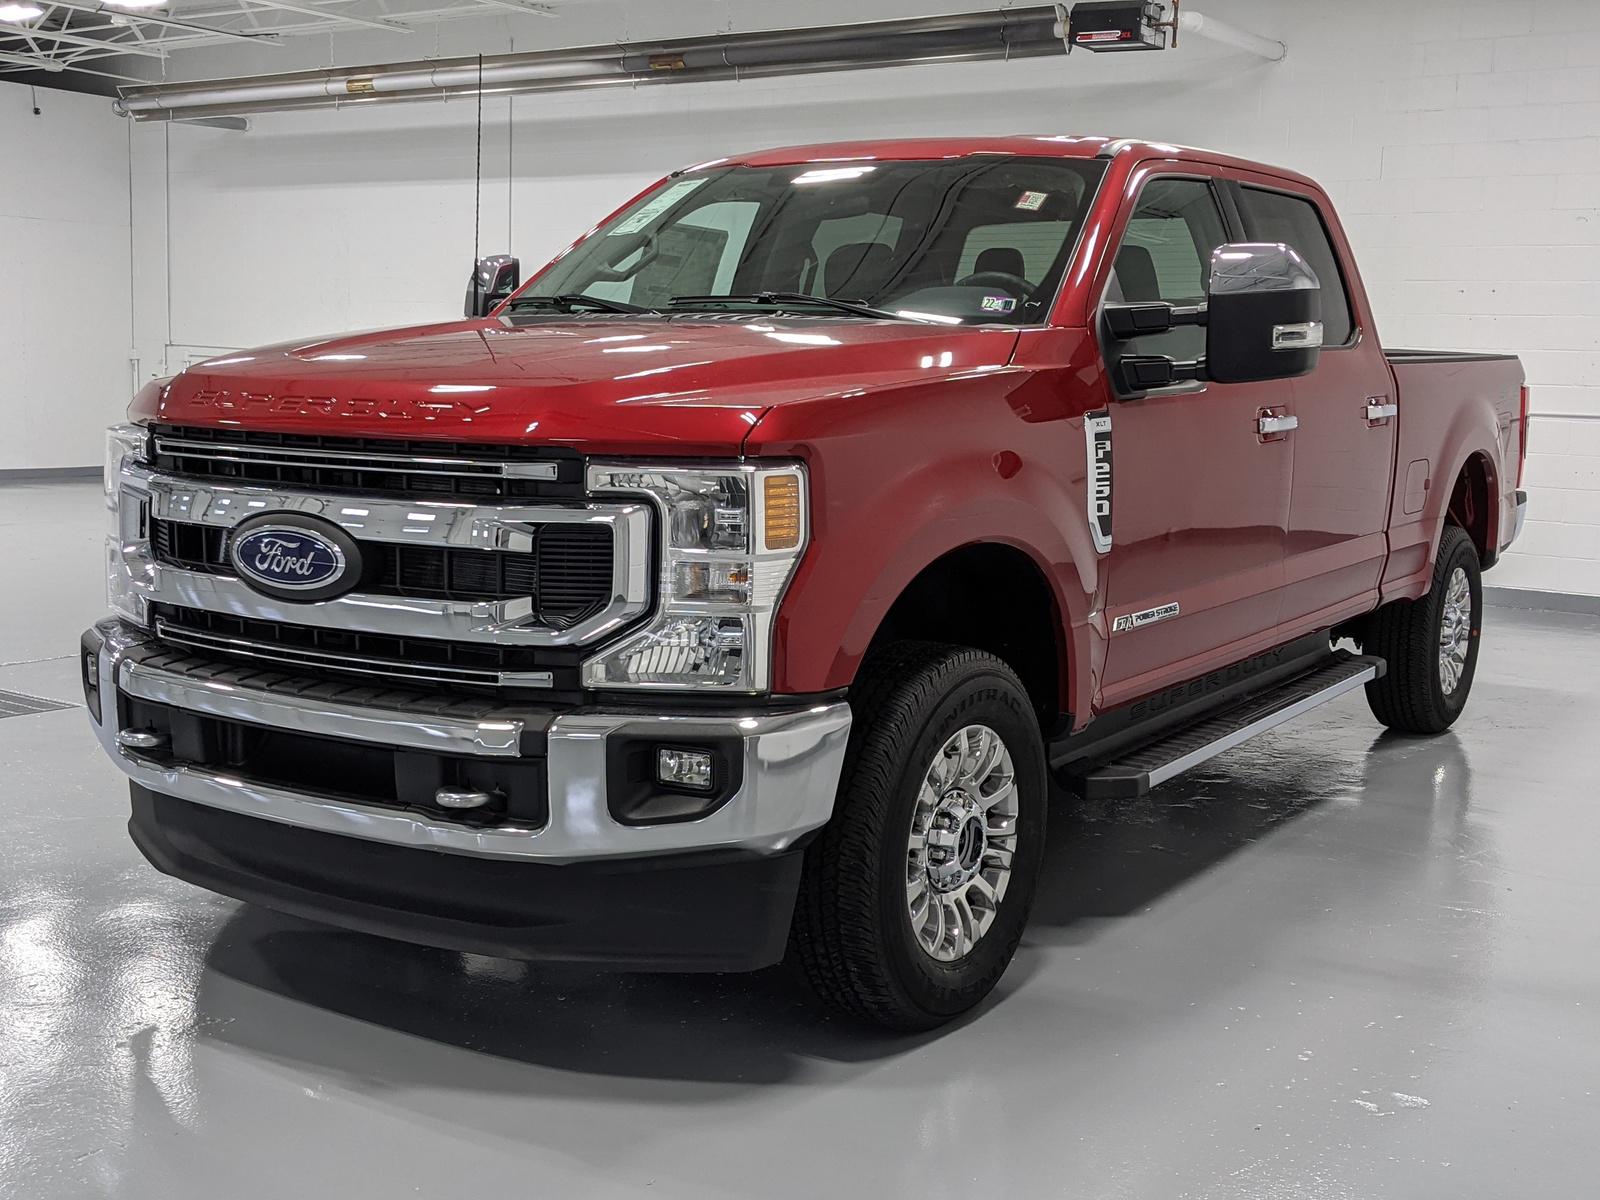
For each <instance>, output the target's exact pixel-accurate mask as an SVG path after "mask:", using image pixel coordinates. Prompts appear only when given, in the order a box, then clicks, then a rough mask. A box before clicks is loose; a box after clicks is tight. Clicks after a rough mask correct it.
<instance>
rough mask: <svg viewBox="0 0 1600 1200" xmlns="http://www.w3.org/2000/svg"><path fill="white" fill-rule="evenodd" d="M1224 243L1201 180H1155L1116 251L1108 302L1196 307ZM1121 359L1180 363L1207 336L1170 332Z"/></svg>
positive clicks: (1128, 347)
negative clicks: (1164, 358)
mask: <svg viewBox="0 0 1600 1200" xmlns="http://www.w3.org/2000/svg"><path fill="white" fill-rule="evenodd" d="M1227 240H1228V233H1227V227H1226V226H1225V225H1224V224H1223V221H1222V211H1221V210H1220V209H1219V208H1218V207H1217V200H1216V197H1215V196H1214V195H1213V194H1212V191H1211V185H1210V184H1208V183H1206V182H1205V181H1204V180H1202V179H1154V180H1151V181H1150V182H1149V183H1148V184H1146V185H1145V187H1144V190H1143V191H1142V192H1140V193H1139V206H1138V207H1137V208H1136V209H1134V211H1133V215H1132V216H1131V217H1130V218H1129V219H1128V229H1127V232H1126V233H1124V234H1123V236H1122V247H1121V248H1120V249H1119V250H1118V251H1117V258H1116V263H1115V265H1114V266H1113V268H1112V271H1111V286H1110V288H1109V289H1108V291H1107V294H1106V300H1107V301H1108V302H1109V303H1112V304H1140V303H1150V302H1153V301H1163V300H1164V301H1166V302H1167V303H1168V304H1180V305H1191V304H1200V303H1202V302H1203V301H1204V300H1205V296H1206V277H1207V275H1208V273H1209V272H1210V270H1211V252H1212V251H1213V250H1215V249H1216V248H1217V247H1218V246H1220V245H1222V244H1223V243H1224V242H1226V241H1227ZM1121 346H1122V352H1123V353H1125V354H1162V355H1166V356H1167V357H1168V358H1171V359H1175V360H1176V361H1179V362H1186V361H1189V360H1192V359H1197V358H1199V357H1201V356H1202V355H1203V354H1204V353H1205V348H1206V334H1205V330H1204V329H1201V328H1199V327H1196V326H1185V327H1181V328H1178V329H1169V330H1167V331H1166V332H1165V333H1152V334H1147V335H1145V336H1144V337H1139V338H1131V339H1129V340H1128V341H1126V342H1123V343H1121Z"/></svg>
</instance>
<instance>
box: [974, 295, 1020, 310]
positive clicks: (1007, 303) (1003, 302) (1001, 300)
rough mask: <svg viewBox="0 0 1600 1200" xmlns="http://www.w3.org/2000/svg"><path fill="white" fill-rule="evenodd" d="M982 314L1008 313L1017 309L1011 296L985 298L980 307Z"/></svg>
mask: <svg viewBox="0 0 1600 1200" xmlns="http://www.w3.org/2000/svg"><path fill="white" fill-rule="evenodd" d="M980 306H981V307H982V309H983V311H984V312H995V313H1008V312H1011V311H1012V310H1013V309H1015V308H1016V307H1017V302H1016V299H1015V298H1014V297H1012V296H985V297H984V298H983V300H982V301H981V305H980Z"/></svg>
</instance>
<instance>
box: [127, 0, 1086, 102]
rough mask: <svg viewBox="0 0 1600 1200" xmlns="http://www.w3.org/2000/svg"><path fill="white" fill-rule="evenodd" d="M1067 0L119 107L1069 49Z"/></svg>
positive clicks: (801, 69) (220, 83)
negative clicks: (1065, 33)
mask: <svg viewBox="0 0 1600 1200" xmlns="http://www.w3.org/2000/svg"><path fill="white" fill-rule="evenodd" d="M1065 19H1066V11H1065V8H1064V6H1062V5H1056V4H1042V5H1034V6H1031V7H1027V8H1012V9H1004V10H1000V11H997V12H976V13H958V14H954V15H951V16H941V17H917V18H911V19H907V20H897V21H874V22H867V23H862V24H852V25H828V26H818V27H815V28H809V29H784V30H770V31H765V32H759V33H728V34H714V35H710V36H704V37H689V38H676V39H671V40H667V41H661V42H653V43H627V42H623V43H616V44H613V45H601V46H582V47H575V48H571V49H562V50H541V51H533V52H531V53H523V54H497V55H485V56H484V57H483V58H482V59H481V60H480V59H478V58H476V57H472V58H447V59H433V60H423V61H418V62H404V63H388V64H383V65H379V66H370V67H344V68H332V69H325V70H315V71H297V72H290V73H285V74H279V75H262V76H254V77H249V78H243V79H234V80H210V81H205V82H199V83H188V84H151V85H143V86H134V87H125V88H122V89H120V93H121V95H120V98H119V99H118V100H117V101H116V110H117V111H118V112H119V113H121V114H122V115H124V116H130V117H132V118H134V119H135V120H138V121H152V120H153V121H162V120H173V119H174V118H185V117H197V116H239V115H244V114H246V113H258V112H279V111H288V110H294V109H303V108H328V107H337V106H341V105H344V104H349V103H352V102H366V103H371V102H374V101H378V100H386V101H387V100H401V99H407V100H416V99H429V100H438V99H450V98H452V97H455V96H468V95H474V94H477V93H479V92H480V91H481V92H482V93H483V94H486V95H496V94H501V95H504V94H513V93H523V92H549V91H565V90H578V89H585V88H592V87H638V86H648V85H655V84H664V83H690V82H705V81H710V80H721V79H751V78H768V77H772V76H779V75H800V74H811V73H815V72H821V71H845V70H863V69H869V68H875V67H888V66H907V65H912V64H916V63H935V62H973V61H982V60H991V59H1008V58H1030V57H1037V56H1040V55H1047V54H1063V53H1065V51H1066V44H1065V42H1064V40H1063V36H1064V28H1065V25H1064V23H1065Z"/></svg>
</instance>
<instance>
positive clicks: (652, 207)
mask: <svg viewBox="0 0 1600 1200" xmlns="http://www.w3.org/2000/svg"><path fill="white" fill-rule="evenodd" d="M705 182H706V181H705V180H704V179H680V180H678V182H677V183H675V184H673V185H672V186H671V187H669V188H667V189H666V190H665V191H664V192H662V193H661V194H660V195H659V196H654V197H652V198H651V199H650V200H648V201H646V202H645V205H644V207H643V208H641V209H640V210H639V211H638V212H636V213H634V214H633V215H632V216H631V217H628V218H627V219H626V220H623V221H620V222H619V223H617V224H616V225H614V226H612V228H611V232H610V233H608V234H607V235H606V236H607V237H614V236H615V235H617V234H619V233H638V232H639V231H640V230H641V229H643V228H644V227H645V226H646V225H648V224H650V222H651V221H654V220H655V219H656V218H657V217H659V216H660V215H661V214H662V213H664V212H666V211H667V209H669V208H671V207H672V206H673V205H674V204H676V203H677V202H678V201H679V200H682V199H683V198H684V197H685V196H687V195H688V194H689V193H690V192H692V191H694V190H695V188H697V187H699V186H700V185H701V184H703V183H705Z"/></svg>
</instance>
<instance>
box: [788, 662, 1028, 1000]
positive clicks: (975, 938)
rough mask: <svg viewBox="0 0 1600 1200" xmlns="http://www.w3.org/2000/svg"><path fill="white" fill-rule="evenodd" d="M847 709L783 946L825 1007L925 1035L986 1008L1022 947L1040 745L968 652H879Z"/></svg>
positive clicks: (1014, 702)
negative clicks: (825, 807) (840, 761)
mask: <svg viewBox="0 0 1600 1200" xmlns="http://www.w3.org/2000/svg"><path fill="white" fill-rule="evenodd" d="M851 702H852V707H853V708H854V710H855V713H856V724H855V727H854V728H853V729H852V730H851V736H850V749H849V752H848V753H847V755H846V758H845V764H844V772H843V775H842V777H841V779H840V784H839V799H838V803H837V805H836V807H835V810H834V816H833V819H832V821H831V822H830V823H829V825H828V826H827V828H826V829H824V830H823V832H822V834H821V836H819V837H818V838H817V840H816V841H815V842H813V843H812V845H811V846H810V847H809V848H808V849H807V851H806V865H805V874H804V876H803V878H802V881H801V885H800V897H799V902H798V904H797V905H796V910H795V919H794V926H793V933H792V937H791V945H792V949H793V951H794V955H795V957H796V958H797V959H798V960H799V962H800V963H801V965H802V966H803V967H804V969H805V972H806V975H807V977H808V978H809V979H810V981H811V984H812V986H813V988H814V989H815V990H816V992H817V993H818V995H820V996H821V997H822V998H823V999H824V1000H825V1001H826V1002H828V1003H829V1004H830V1005H832V1006H833V1007H835V1008H838V1009H841V1010H843V1011H845V1012H847V1013H849V1014H851V1015H854V1016H857V1017H862V1018H865V1019H867V1020H870V1021H873V1022H876V1023H877V1024H880V1025H884V1026H887V1027H889V1028H892V1029H901V1030H918V1029H930V1028H933V1027H934V1026H936V1025H940V1024H942V1023H943V1022H945V1021H948V1020H950V1019H951V1018H952V1017H955V1016H957V1015H959V1014H960V1013H963V1012H965V1011H966V1010H968V1009H970V1008H972V1007H973V1006H974V1005H976V1004H978V1003H979V1002H980V1001H981V1000H982V999H983V998H984V997H985V996H987V995H988V994H989V992H990V991H991V990H993V988H994V986H995V984H996V983H997V982H999V979H1000V976H1001V975H1002V974H1003V973H1004V971H1005V969H1006V966H1007V965H1008V964H1009V963H1010V961H1011V958H1012V956H1013V954H1015V952H1016V948H1017V943H1018V942H1019V941H1020V940H1021V937H1022V931H1023V927H1024V926H1025V925H1026V923H1027V919H1028V910H1029V908H1030V907H1031V906H1032V902H1033V893H1034V889H1035V885H1036V884H1037V881H1038V876H1039V865H1040V859H1041V856H1042V854H1043V850H1044V824H1045V805H1046V797H1047V792H1046V782H1045V780H1046V771H1045V755H1044V743H1043V739H1042V737H1041V735H1040V731H1039V726H1038V722H1037V719H1036V718H1035V716H1034V714H1033V706H1032V704H1031V703H1030V701H1029V699H1028V694H1027V692H1026V691H1025V690H1024V689H1023V687H1022V684H1021V683H1020V682H1019V681H1018V679H1017V677H1016V675H1015V673H1013V672H1012V670H1011V669H1010V668H1009V667H1007V666H1006V665H1005V664H1004V663H1002V662H1001V661H1000V660H999V659H997V658H995V657H993V656H992V655H988V654H984V653H981V652H979V651H977V650H968V649H962V648H959V647H953V646H941V645H931V644H923V643H905V644H900V645H896V646H892V647H890V648H889V649H888V650H887V651H885V652H884V653H882V654H881V655H879V656H877V658H876V659H875V661H873V662H871V663H869V664H868V665H867V666H866V667H865V668H864V669H863V677H862V681H861V683H860V684H858V686H857V687H856V689H855V690H854V692H853V693H852V696H851Z"/></svg>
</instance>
